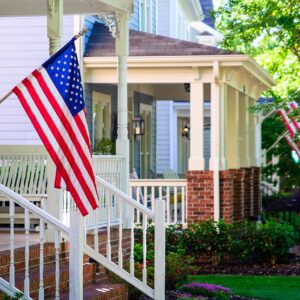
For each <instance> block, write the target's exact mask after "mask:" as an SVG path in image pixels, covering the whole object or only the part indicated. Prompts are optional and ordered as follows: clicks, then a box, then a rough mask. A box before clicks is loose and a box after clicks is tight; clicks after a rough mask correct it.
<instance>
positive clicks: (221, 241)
mask: <svg viewBox="0 0 300 300" xmlns="http://www.w3.org/2000/svg"><path fill="white" fill-rule="evenodd" d="M182 239H183V241H182V245H184V247H185V251H186V253H190V254H191V255H193V256H195V258H196V257H197V256H198V257H199V256H201V255H203V254H204V255H208V256H209V257H211V263H212V264H213V265H217V264H219V263H220V261H221V259H222V258H223V257H224V254H225V253H227V252H228V250H229V249H230V242H231V241H230V235H229V226H228V225H227V224H225V223H224V222H222V221H221V222H219V223H217V222H214V221H212V220H210V221H205V222H202V223H196V224H192V225H191V226H190V227H189V228H188V229H186V230H185V231H184V232H183V235H182Z"/></svg>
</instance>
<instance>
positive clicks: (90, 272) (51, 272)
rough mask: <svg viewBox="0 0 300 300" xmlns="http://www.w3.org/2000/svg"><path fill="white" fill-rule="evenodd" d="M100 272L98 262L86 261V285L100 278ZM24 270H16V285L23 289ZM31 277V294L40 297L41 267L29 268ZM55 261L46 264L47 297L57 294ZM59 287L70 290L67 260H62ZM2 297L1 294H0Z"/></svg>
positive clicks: (84, 280) (64, 290)
mask: <svg viewBox="0 0 300 300" xmlns="http://www.w3.org/2000/svg"><path fill="white" fill-rule="evenodd" d="M97 275H98V274H97V273H96V264H94V263H85V264H84V266H83V282H84V286H88V285H91V284H93V283H95V282H96V281H97V280H99V278H98V276H97ZM8 277H9V275H8V274H7V275H5V276H3V278H4V279H5V280H8ZM24 278H25V273H24V270H22V271H16V273H15V286H16V287H17V288H18V289H19V290H21V291H23V290H24ZM29 278H30V296H31V297H32V298H33V299H38V291H39V284H40V280H39V278H40V274H39V267H33V268H31V269H30V270H29ZM55 280H56V275H55V263H50V264H47V265H45V266H44V290H45V297H50V298H51V296H54V295H55ZM59 287H60V293H64V292H66V291H68V290H69V264H68V262H67V261H61V262H60V272H59ZM0 299H1V294H0Z"/></svg>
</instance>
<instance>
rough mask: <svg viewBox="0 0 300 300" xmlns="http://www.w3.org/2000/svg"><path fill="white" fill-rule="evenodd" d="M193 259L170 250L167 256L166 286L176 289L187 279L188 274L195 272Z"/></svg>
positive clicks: (169, 288)
mask: <svg viewBox="0 0 300 300" xmlns="http://www.w3.org/2000/svg"><path fill="white" fill-rule="evenodd" d="M192 262H193V259H192V258H191V257H187V256H183V255H182V254H179V253H174V252H169V253H168V255H167V256H166V288H167V289H168V290H172V289H175V288H176V287H177V286H178V285H180V284H181V283H183V282H184V281H186V279H187V276H188V275H191V274H193V273H195V269H194V268H193V267H192Z"/></svg>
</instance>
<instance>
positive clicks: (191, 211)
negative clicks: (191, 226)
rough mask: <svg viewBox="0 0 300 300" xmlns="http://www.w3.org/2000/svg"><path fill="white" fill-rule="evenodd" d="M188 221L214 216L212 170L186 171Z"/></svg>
mask: <svg viewBox="0 0 300 300" xmlns="http://www.w3.org/2000/svg"><path fill="white" fill-rule="evenodd" d="M186 178H187V193H188V196H187V197H188V199H187V215H188V223H196V222H199V221H203V220H209V219H213V218H214V188H213V186H214V180H213V171H187V173H186Z"/></svg>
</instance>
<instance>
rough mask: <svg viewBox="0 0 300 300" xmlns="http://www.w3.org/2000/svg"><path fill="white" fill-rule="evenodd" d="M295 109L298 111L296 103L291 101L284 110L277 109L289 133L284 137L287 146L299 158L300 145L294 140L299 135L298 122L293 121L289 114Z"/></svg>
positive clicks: (296, 120)
mask: <svg viewBox="0 0 300 300" xmlns="http://www.w3.org/2000/svg"><path fill="white" fill-rule="evenodd" d="M295 109H298V104H297V102H296V101H292V102H290V103H288V104H287V105H286V107H285V108H281V109H279V110H278V114H279V115H280V116H281V118H282V121H283V123H284V124H285V126H286V128H287V129H288V132H289V133H288V134H287V135H286V136H285V138H286V140H287V142H288V144H289V145H290V147H291V148H292V149H293V150H294V151H295V152H296V153H297V155H298V156H299V157H300V144H299V142H297V141H295V140H294V138H295V136H296V135H298V134H299V131H300V122H299V120H298V119H295V118H294V117H293V116H291V114H293V110H295ZM298 139H299V137H298ZM299 140H300V139H299Z"/></svg>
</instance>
